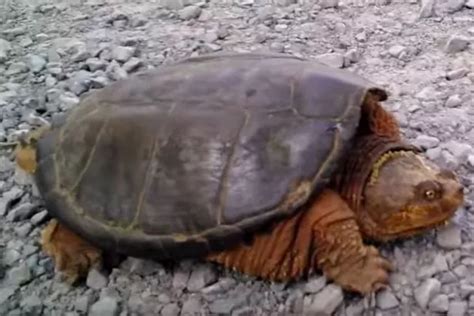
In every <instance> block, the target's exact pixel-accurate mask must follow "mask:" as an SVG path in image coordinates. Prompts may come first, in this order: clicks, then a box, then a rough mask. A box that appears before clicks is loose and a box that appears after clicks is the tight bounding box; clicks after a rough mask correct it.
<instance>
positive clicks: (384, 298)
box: [376, 290, 400, 310]
mask: <svg viewBox="0 0 474 316" xmlns="http://www.w3.org/2000/svg"><path fill="white" fill-rule="evenodd" d="M376 302H377V306H378V307H379V308H380V309H382V310H386V309H391V308H394V307H397V306H398V305H399V304H400V303H399V301H398V299H397V298H396V297H395V295H394V294H393V293H392V292H391V291H389V290H385V291H381V292H379V293H377V296H376Z"/></svg>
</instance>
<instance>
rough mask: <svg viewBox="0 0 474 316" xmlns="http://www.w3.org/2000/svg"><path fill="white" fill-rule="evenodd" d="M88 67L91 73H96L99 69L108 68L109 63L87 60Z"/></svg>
mask: <svg viewBox="0 0 474 316" xmlns="http://www.w3.org/2000/svg"><path fill="white" fill-rule="evenodd" d="M86 65H87V67H88V68H89V70H90V71H96V70H99V69H105V68H106V67H107V63H106V62H105V61H103V60H102V59H99V58H96V57H94V58H88V59H87V60H86Z"/></svg>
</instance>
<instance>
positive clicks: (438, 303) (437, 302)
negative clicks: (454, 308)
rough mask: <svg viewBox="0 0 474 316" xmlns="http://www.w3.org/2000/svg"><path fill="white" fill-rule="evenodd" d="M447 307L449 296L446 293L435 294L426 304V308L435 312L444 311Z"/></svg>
mask: <svg viewBox="0 0 474 316" xmlns="http://www.w3.org/2000/svg"><path fill="white" fill-rule="evenodd" d="M448 308H449V298H448V296H447V295H446V294H439V295H436V296H435V297H434V298H433V299H432V300H431V302H430V303H429V304H428V309H429V310H430V311H432V312H435V313H445V312H447V311H448Z"/></svg>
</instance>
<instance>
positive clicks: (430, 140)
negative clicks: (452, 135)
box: [414, 135, 440, 149]
mask: <svg viewBox="0 0 474 316" xmlns="http://www.w3.org/2000/svg"><path fill="white" fill-rule="evenodd" d="M439 143H440V140H439V138H437V137H433V136H428V135H419V136H417V137H416V139H415V141H414V144H415V145H416V146H419V147H422V148H425V149H430V148H435V147H437V146H438V145H439Z"/></svg>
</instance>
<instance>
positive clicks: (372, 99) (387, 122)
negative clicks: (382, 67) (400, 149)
mask: <svg viewBox="0 0 474 316" xmlns="http://www.w3.org/2000/svg"><path fill="white" fill-rule="evenodd" d="M361 117H362V121H361V126H360V128H361V130H362V131H363V133H371V134H376V135H378V136H382V137H388V138H393V139H396V140H400V138H401V136H400V126H399V124H398V121H397V119H396V118H395V116H394V115H393V114H392V113H390V112H388V111H387V110H385V109H384V108H383V107H382V106H381V104H380V103H379V98H378V96H377V95H375V94H372V93H370V92H369V93H368V94H367V96H366V97H365V100H364V103H363V105H362V116H361Z"/></svg>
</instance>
